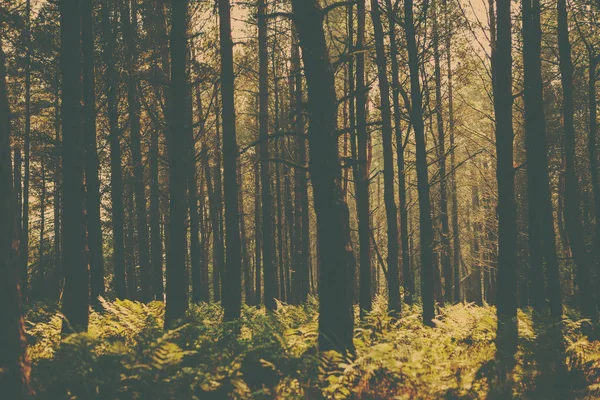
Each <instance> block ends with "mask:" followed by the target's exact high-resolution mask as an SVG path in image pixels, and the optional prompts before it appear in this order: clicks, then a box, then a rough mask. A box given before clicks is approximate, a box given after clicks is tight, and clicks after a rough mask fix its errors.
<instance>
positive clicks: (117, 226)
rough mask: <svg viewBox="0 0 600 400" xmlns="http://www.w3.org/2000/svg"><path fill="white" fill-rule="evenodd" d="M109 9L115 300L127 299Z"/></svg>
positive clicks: (106, 51)
mask: <svg viewBox="0 0 600 400" xmlns="http://www.w3.org/2000/svg"><path fill="white" fill-rule="evenodd" d="M110 13H111V10H110V6H109V5H108V4H105V3H103V4H102V33H103V36H104V48H103V58H104V63H105V65H106V78H105V82H106V86H107V87H106V104H107V109H108V126H109V128H108V129H109V145H110V189H111V190H110V197H111V208H112V228H113V246H114V251H113V264H114V278H113V286H114V290H115V295H116V297H117V298H118V299H124V298H126V297H127V284H126V281H125V235H124V232H123V226H124V225H125V216H124V211H123V189H124V188H123V173H122V171H121V141H120V133H119V110H118V86H119V84H118V72H117V70H116V68H115V61H114V57H115V54H114V53H115V48H116V36H115V33H114V31H113V28H112V24H111V21H110Z"/></svg>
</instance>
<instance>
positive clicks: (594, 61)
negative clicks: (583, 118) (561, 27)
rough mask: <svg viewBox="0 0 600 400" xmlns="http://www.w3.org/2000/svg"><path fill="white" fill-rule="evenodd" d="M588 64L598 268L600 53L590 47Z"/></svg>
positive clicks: (599, 215)
mask: <svg viewBox="0 0 600 400" xmlns="http://www.w3.org/2000/svg"><path fill="white" fill-rule="evenodd" d="M588 51H589V59H590V61H589V62H590V64H589V68H588V97H589V98H588V105H589V106H588V108H589V110H590V116H589V117H590V121H589V131H588V151H589V156H590V177H591V180H592V191H593V194H594V212H595V214H596V224H595V233H594V245H593V247H594V249H595V254H594V256H595V262H596V269H597V270H599V269H600V180H599V178H598V147H597V145H596V135H597V131H598V118H597V114H598V111H597V99H596V80H597V78H596V73H597V72H596V70H597V67H598V64H599V63H600V55H598V56H595V57H594V54H593V53H592V49H591V48H590V49H589V50H588ZM599 283H600V282H599Z"/></svg>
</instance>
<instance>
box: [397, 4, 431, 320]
mask: <svg viewBox="0 0 600 400" xmlns="http://www.w3.org/2000/svg"><path fill="white" fill-rule="evenodd" d="M404 13H405V23H404V29H405V31H406V37H407V46H408V57H409V61H408V63H409V70H410V93H411V104H412V105H411V107H412V108H411V111H412V112H411V121H412V124H413V127H414V130H415V141H416V146H417V149H416V154H417V163H416V164H417V190H418V192H419V221H420V225H421V226H420V238H421V243H420V246H421V297H422V298H423V323H424V324H428V325H429V324H432V320H433V317H434V314H435V310H434V299H433V296H434V295H433V282H434V273H433V268H434V265H433V225H432V222H431V205H430V200H429V178H428V173H427V152H426V148H425V126H424V124H423V97H422V94H421V84H420V78H419V55H418V51H417V42H416V36H415V25H414V14H413V0H404Z"/></svg>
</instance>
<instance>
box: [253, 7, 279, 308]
mask: <svg viewBox="0 0 600 400" xmlns="http://www.w3.org/2000/svg"><path fill="white" fill-rule="evenodd" d="M258 15H259V19H258V60H259V66H258V68H259V73H258V86H259V88H258V91H259V103H260V104H259V137H258V138H259V140H260V148H259V152H260V184H261V203H262V222H261V228H262V245H263V270H264V280H265V296H264V303H265V307H266V308H267V310H275V308H276V307H277V305H276V303H275V299H276V298H277V297H278V296H277V292H278V285H277V270H276V266H275V242H274V237H273V196H272V194H271V171H270V165H269V158H270V155H269V81H268V79H269V61H268V53H267V45H268V44H267V35H268V26H267V19H266V17H265V15H266V0H258Z"/></svg>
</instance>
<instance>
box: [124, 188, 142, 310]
mask: <svg viewBox="0 0 600 400" xmlns="http://www.w3.org/2000/svg"><path fill="white" fill-rule="evenodd" d="M133 185H134V183H133V178H131V177H130V178H129V179H128V182H127V189H126V190H127V200H126V201H127V236H126V237H125V272H126V276H127V298H128V299H129V300H133V301H137V300H139V297H138V280H137V270H136V265H137V264H136V254H135V248H136V243H135V223H134V222H133V221H134V219H135V216H134V214H135V212H134V211H133V207H134V206H133Z"/></svg>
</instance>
